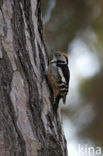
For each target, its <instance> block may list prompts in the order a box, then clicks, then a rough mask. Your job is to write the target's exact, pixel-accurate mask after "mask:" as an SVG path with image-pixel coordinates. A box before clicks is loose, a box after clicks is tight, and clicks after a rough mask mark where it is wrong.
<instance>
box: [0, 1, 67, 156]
mask: <svg viewBox="0 0 103 156" xmlns="http://www.w3.org/2000/svg"><path fill="white" fill-rule="evenodd" d="M42 31H43V30H42V21H41V9H40V0H0V156H66V155H67V150H66V141H65V138H64V134H63V131H62V125H61V121H60V118H59V116H57V119H56V117H55V115H54V113H53V110H52V104H51V100H50V98H51V94H50V89H49V87H48V84H47V80H46V74H45V73H46V72H45V71H46V68H47V65H48V63H47V62H48V61H47V60H48V59H47V55H46V47H45V44H44V41H43V34H42Z"/></svg>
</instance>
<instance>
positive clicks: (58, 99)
mask: <svg viewBox="0 0 103 156" xmlns="http://www.w3.org/2000/svg"><path fill="white" fill-rule="evenodd" d="M60 99H61V95H60V94H58V95H57V97H56V98H55V99H54V103H53V110H54V112H55V113H57V110H58V105H59V101H60Z"/></svg>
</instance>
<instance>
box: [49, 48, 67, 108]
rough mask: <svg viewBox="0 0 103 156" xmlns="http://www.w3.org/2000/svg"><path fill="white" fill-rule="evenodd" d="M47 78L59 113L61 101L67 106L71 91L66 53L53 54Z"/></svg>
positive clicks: (54, 104)
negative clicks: (66, 102) (68, 94)
mask: <svg viewBox="0 0 103 156" xmlns="http://www.w3.org/2000/svg"><path fill="white" fill-rule="evenodd" d="M47 78H48V81H49V84H50V87H51V89H52V91H53V95H54V101H53V106H54V109H55V111H57V109H58V104H59V101H60V99H62V101H63V103H64V104H65V101H66V95H67V93H68V90H69V79H70V71H69V67H68V56H67V55H66V54H65V53H64V52H61V51H58V52H54V53H53V56H52V59H51V61H50V62H49V66H48V70H47Z"/></svg>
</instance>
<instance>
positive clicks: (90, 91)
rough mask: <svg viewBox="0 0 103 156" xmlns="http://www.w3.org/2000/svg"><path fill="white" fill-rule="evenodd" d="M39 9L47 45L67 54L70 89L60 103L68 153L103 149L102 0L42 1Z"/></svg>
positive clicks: (75, 155) (72, 155)
mask: <svg viewBox="0 0 103 156" xmlns="http://www.w3.org/2000/svg"><path fill="white" fill-rule="evenodd" d="M42 12H43V25H44V37H45V41H46V44H47V46H48V47H49V48H51V49H55V50H61V51H65V52H66V53H68V57H69V67H70V72H71V79H70V91H69V94H68V97H67V102H66V105H65V106H63V105H61V111H62V115H63V125H64V132H65V135H66V139H67V141H68V152H69V156H87V155H89V154H88V153H86V152H85V151H84V153H83V152H79V151H78V145H79V144H80V145H82V146H83V147H85V146H86V147H92V146H93V147H95V150H96V147H97V146H99V147H101V150H102V151H103V0H43V1H42ZM94 155H98V154H96V152H95V153H91V156H94ZM99 155H100V154H99ZM102 155H103V154H101V156H102Z"/></svg>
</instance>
